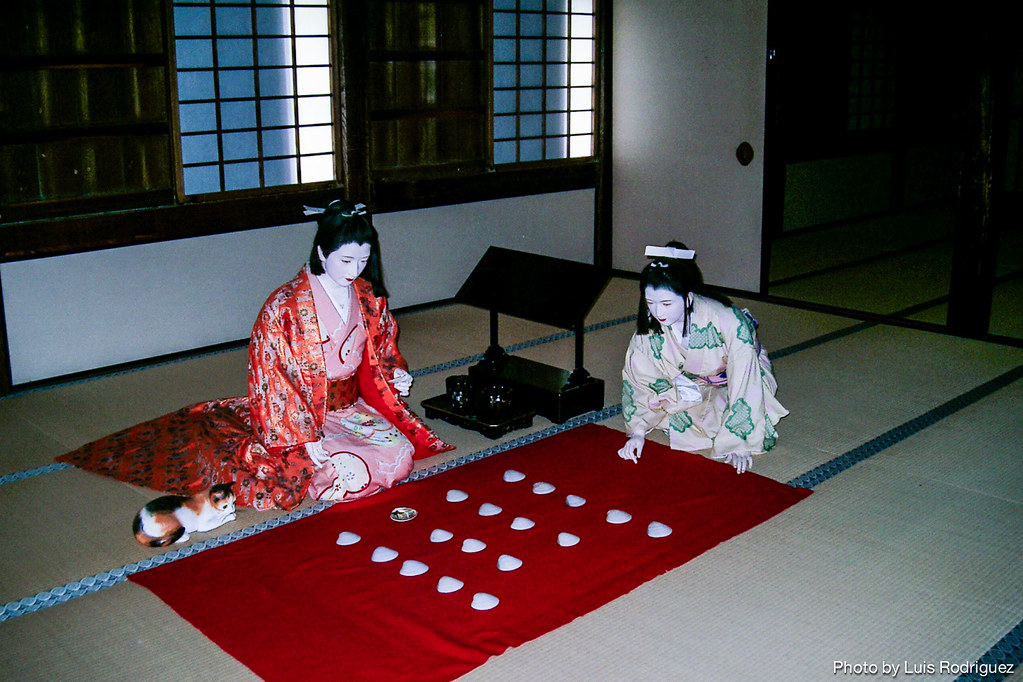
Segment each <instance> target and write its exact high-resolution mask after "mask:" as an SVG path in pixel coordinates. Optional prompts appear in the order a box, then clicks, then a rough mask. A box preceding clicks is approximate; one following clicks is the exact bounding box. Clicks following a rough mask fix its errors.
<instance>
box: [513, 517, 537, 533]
mask: <svg viewBox="0 0 1023 682" xmlns="http://www.w3.org/2000/svg"><path fill="white" fill-rule="evenodd" d="M535 525H536V522H535V521H533V520H532V519H527V518H526V517H525V516H516V517H515V520H514V521H512V523H511V527H512V530H529V529H530V528H532V527H533V526H535Z"/></svg>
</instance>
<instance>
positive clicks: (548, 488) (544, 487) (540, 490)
mask: <svg viewBox="0 0 1023 682" xmlns="http://www.w3.org/2000/svg"><path fill="white" fill-rule="evenodd" d="M533 492H534V493H536V494H537V495H546V494H547V493H553V492H554V486H552V485H551V484H550V483H544V482H543V481H537V482H536V483H534V484H533Z"/></svg>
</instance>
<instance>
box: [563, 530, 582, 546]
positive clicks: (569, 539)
mask: <svg viewBox="0 0 1023 682" xmlns="http://www.w3.org/2000/svg"><path fill="white" fill-rule="evenodd" d="M558 544H559V545H561V546H562V547H571V546H572V545H578V544H579V536H578V535H572V534H571V533H558Z"/></svg>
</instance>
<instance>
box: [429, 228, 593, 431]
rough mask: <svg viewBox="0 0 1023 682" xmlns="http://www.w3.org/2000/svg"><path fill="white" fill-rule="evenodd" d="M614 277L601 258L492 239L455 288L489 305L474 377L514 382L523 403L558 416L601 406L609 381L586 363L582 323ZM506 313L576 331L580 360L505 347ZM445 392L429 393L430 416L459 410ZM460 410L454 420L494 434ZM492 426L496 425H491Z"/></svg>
mask: <svg viewBox="0 0 1023 682" xmlns="http://www.w3.org/2000/svg"><path fill="white" fill-rule="evenodd" d="M608 279H609V273H608V270H607V269H605V268H600V267H598V266H595V265H589V264H586V263H579V262H576V261H570V260H565V259H561V258H554V257H551V256H540V255H536V254H531V253H525V252H522V251H513V250H511V249H503V248H499V247H496V246H492V247H490V248H489V249H488V250H487V252H486V253H485V254H483V258H481V259H480V262H479V263H477V264H476V267H475V268H474V269H473V271H472V272H471V273H470V274H469V277H468V278H467V279H466V280H465V283H464V284H462V288H461V289H459V291H458V294H457V295H456V296H455V300H456V301H458V302H459V303H466V304H468V305H471V306H475V307H478V308H484V309H486V310H489V311H490V347H489V348H487V350H486V352H485V353H484V354H483V360H481V361H480V362H479V363H478V364H476V365H474V366H473V367H471V368H469V376H470V377H471V379H472V382H473V384H474V385H475V386H477V387H479V386H487V385H493V384H504V385H507V386H511V387H512V391H513V395H514V399H513V403H514V404H515V405H516V406H517V407H518V408H520V409H524V410H532V411H535V413H537V414H540V415H543V416H544V417H547V418H548V419H550V420H551V421H552V422H554V423H556V424H560V423H562V422H564V421H566V420H568V419H570V418H572V417H575V416H577V415H580V414H583V413H585V412H590V411H592V410H599V409H600V408H602V407H603V406H604V381H603V380H602V379H596V378H594V377H591V376H590V373H589V372H587V371H586V369H585V368H584V367H583V359H584V356H583V323H584V321H585V319H586V315H587V313H589V312H590V309H591V308H592V307H593V304H594V303H595V302H596V300H597V298H598V297H599V296H600V294H601V292H602V291H603V290H604V287H605V286H606V285H607V281H608ZM502 313H503V314H505V315H511V316H513V317H520V318H523V319H526V320H530V321H532V322H540V323H542V324H548V325H551V326H554V327H558V328H561V329H568V330H572V331H574V332H575V367H574V368H573V369H572V370H571V371H569V370H564V369H559V368H557V367H552V366H550V365H545V364H543V363H540V362H536V361H534V360H528V359H526V358H521V357H517V356H514V355H509V354H508V353H506V352H505V350H504V348H502V347H501V345H500V343H499V340H498V316H499V315H500V314H502ZM444 398H445V396H438V397H437V398H431V399H429V400H424V401H423V406H424V407H425V408H427V410H426V416H427V417H430V416H433V415H431V411H432V412H434V414H436V415H437V416H440V417H441V418H444V419H448V417H449V416H452V415H450V414H444V410H443V408H444V407H445V405H446V403H445V401H444V400H443V399H444ZM449 412H450V410H449ZM454 416H456V417H460V419H448V420H449V421H452V422H453V423H458V424H459V425H460V426H466V427H467V428H476V429H477V430H480V431H483V432H484V434H486V435H489V434H488V433H487V430H485V429H484V428H477V427H476V426H473V425H471V424H467V423H465V422H466V415H465V414H461V415H454ZM531 421H532V418H531V417H530V423H531ZM524 425H526V426H528V423H526V424H524ZM484 426H486V425H484ZM515 428H518V426H516V427H515ZM489 430H490V431H491V432H495V429H494V428H493V427H492V426H491V427H490V428H489ZM506 430H507V429H506ZM498 435H499V434H498ZM491 437H494V436H491Z"/></svg>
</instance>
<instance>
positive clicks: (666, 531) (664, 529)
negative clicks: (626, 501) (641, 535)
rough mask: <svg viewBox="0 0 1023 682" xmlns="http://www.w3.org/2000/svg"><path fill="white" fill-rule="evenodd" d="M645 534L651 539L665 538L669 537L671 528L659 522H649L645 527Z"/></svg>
mask: <svg viewBox="0 0 1023 682" xmlns="http://www.w3.org/2000/svg"><path fill="white" fill-rule="evenodd" d="M646 534H647V535H649V536H650V537H652V538H666V537H668V536H669V535H671V526H665V525H664V524H663V523H661V522H660V521H651V522H650V525H649V526H647V527H646Z"/></svg>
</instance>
